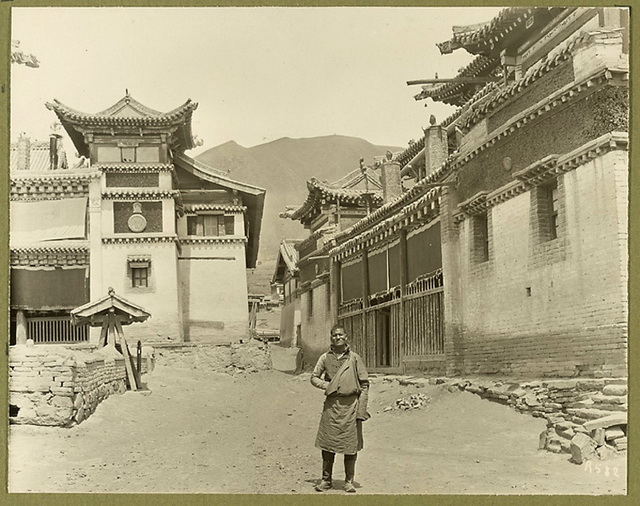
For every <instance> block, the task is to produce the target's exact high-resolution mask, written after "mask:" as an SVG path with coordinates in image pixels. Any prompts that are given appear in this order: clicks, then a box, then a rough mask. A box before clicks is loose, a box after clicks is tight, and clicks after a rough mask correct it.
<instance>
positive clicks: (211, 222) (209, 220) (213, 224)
mask: <svg viewBox="0 0 640 506" xmlns="http://www.w3.org/2000/svg"><path fill="white" fill-rule="evenodd" d="M202 223H203V229H204V235H205V237H209V236H216V235H220V230H219V228H218V217H217V216H202Z"/></svg>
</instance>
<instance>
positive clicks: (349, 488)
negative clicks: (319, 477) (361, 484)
mask: <svg viewBox="0 0 640 506" xmlns="http://www.w3.org/2000/svg"><path fill="white" fill-rule="evenodd" d="M344 491H345V492H351V493H353V492H355V491H356V487H355V485H354V484H353V482H352V481H345V482H344Z"/></svg>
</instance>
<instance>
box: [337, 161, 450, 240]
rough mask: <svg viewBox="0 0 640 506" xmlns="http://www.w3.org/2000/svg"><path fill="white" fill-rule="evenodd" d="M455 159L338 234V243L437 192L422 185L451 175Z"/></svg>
mask: <svg viewBox="0 0 640 506" xmlns="http://www.w3.org/2000/svg"><path fill="white" fill-rule="evenodd" d="M454 159H455V157H454V156H449V157H448V158H447V159H446V160H445V161H444V163H443V164H442V165H441V166H440V167H439V168H438V169H436V170H435V171H433V172H432V173H431V174H429V175H427V176H426V177H424V178H422V179H421V180H420V181H417V182H416V184H415V185H414V186H413V187H412V188H411V189H409V190H407V191H406V192H404V193H403V194H402V195H401V196H400V197H398V198H397V199H395V200H393V201H391V202H389V203H387V204H385V205H383V206H382V207H379V208H378V209H376V210H375V211H374V212H372V213H371V214H369V215H368V216H366V217H365V218H363V219H361V220H360V221H358V222H357V223H354V224H353V225H352V226H351V227H349V228H348V229H347V230H344V231H342V232H340V233H338V234H337V235H336V241H340V240H342V239H344V238H346V237H348V236H353V235H357V234H358V233H359V232H360V231H362V230H363V229H365V228H368V227H370V226H373V225H374V224H375V223H377V222H379V221H382V220H383V219H385V217H387V216H388V215H389V214H391V213H393V212H394V211H395V210H396V209H398V208H399V207H402V206H404V205H407V204H408V203H409V202H410V201H411V200H414V199H415V200H417V199H419V198H422V197H423V196H424V195H426V194H427V193H429V192H435V191H436V190H437V188H432V189H429V190H425V188H424V187H423V186H422V185H425V184H429V183H433V182H435V181H437V180H439V179H442V178H443V177H445V176H446V175H447V174H448V173H449V171H450V169H451V164H452V161H453V160H454Z"/></svg>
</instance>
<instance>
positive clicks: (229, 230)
mask: <svg viewBox="0 0 640 506" xmlns="http://www.w3.org/2000/svg"><path fill="white" fill-rule="evenodd" d="M224 233H225V235H234V234H235V233H236V231H235V217H234V216H225V217H224Z"/></svg>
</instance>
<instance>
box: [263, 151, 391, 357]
mask: <svg viewBox="0 0 640 506" xmlns="http://www.w3.org/2000/svg"><path fill="white" fill-rule="evenodd" d="M307 191H308V194H307V198H306V200H305V202H304V203H303V204H302V205H300V206H290V207H289V208H288V209H287V210H286V211H285V212H283V213H281V215H280V216H281V217H282V218H288V219H292V220H297V221H300V223H302V225H303V226H304V227H305V228H306V229H307V230H308V231H309V236H308V237H307V238H306V239H304V240H303V241H298V242H296V243H295V244H294V245H293V246H294V248H295V253H292V252H290V251H288V249H289V248H288V247H285V249H284V250H283V246H282V245H281V247H280V251H279V257H278V263H277V264H276V272H275V273H274V280H278V279H282V280H283V282H284V281H285V279H286V280H287V281H288V283H287V285H286V286H285V290H284V295H285V306H284V307H283V310H282V315H281V324H280V328H281V332H282V333H281V342H282V343H283V344H286V343H291V345H293V346H298V347H300V348H302V351H303V354H304V357H305V360H313V359H314V358H317V357H318V356H319V355H320V354H321V353H322V352H323V351H326V348H327V344H328V342H327V339H328V338H327V336H328V335H329V331H330V330H331V325H332V318H331V314H332V311H335V309H336V308H335V300H336V296H335V295H332V294H331V289H332V287H333V289H337V287H336V286H335V285H331V284H330V283H329V278H330V273H329V266H330V262H329V249H330V248H331V247H332V245H333V244H334V242H333V238H334V237H335V235H336V234H338V233H340V232H341V231H342V230H345V229H348V228H350V227H352V226H353V225H354V224H355V223H358V222H359V221H360V220H362V218H364V217H365V216H367V214H369V213H371V212H373V211H375V209H377V208H379V207H380V206H381V205H382V202H383V192H382V186H381V183H380V180H379V177H378V176H377V175H376V174H374V171H373V170H372V169H371V168H370V167H365V166H364V164H363V160H361V161H360V169H355V170H353V171H351V172H349V173H348V174H347V175H346V176H344V177H343V178H342V179H340V180H338V181H335V182H333V183H328V182H326V181H320V180H317V179H311V180H310V181H308V182H307ZM285 259H288V260H289V261H291V260H296V263H295V264H294V265H291V266H288V270H289V273H290V274H289V275H288V277H287V278H285V277H284V270H283V269H282V266H281V263H282V262H284V261H285ZM289 263H291V262H289ZM332 300H333V304H334V306H333V308H332V306H331V301H332Z"/></svg>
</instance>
